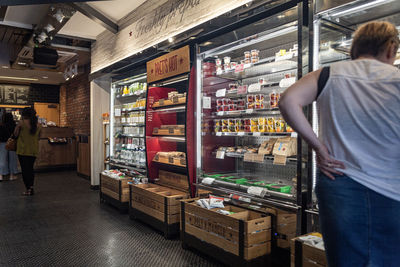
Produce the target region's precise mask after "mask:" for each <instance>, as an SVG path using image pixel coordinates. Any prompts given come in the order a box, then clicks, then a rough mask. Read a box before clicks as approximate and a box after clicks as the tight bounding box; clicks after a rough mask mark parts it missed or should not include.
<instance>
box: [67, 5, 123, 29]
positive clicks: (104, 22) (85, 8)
mask: <svg viewBox="0 0 400 267" xmlns="http://www.w3.org/2000/svg"><path fill="white" fill-rule="evenodd" d="M69 5H70V6H72V7H73V8H75V10H77V11H79V12H81V13H82V14H83V15H85V16H86V17H88V18H90V19H91V20H93V21H95V22H97V23H99V24H100V25H101V26H103V27H104V28H106V29H107V30H109V31H110V32H112V33H114V34H115V33H117V32H118V25H117V24H116V23H114V22H112V21H111V20H110V19H109V18H107V17H106V16H104V15H103V14H102V13H100V12H99V11H97V10H96V9H94V8H93V7H91V6H89V5H88V4H85V3H70V4H69Z"/></svg>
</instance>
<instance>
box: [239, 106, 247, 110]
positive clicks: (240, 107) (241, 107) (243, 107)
mask: <svg viewBox="0 0 400 267" xmlns="http://www.w3.org/2000/svg"><path fill="white" fill-rule="evenodd" d="M245 109H246V107H245V106H238V107H237V110H245Z"/></svg>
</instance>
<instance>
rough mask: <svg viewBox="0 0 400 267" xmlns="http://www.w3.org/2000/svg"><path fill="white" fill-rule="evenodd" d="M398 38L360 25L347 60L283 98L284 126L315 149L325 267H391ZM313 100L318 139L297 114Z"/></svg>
mask: <svg viewBox="0 0 400 267" xmlns="http://www.w3.org/2000/svg"><path fill="white" fill-rule="evenodd" d="M398 35H399V33H398V31H397V29H396V27H395V26H394V25H393V24H391V23H388V22H382V21H374V22H370V23H367V24H364V25H362V26H361V27H359V28H358V29H357V31H356V32H355V34H354V38H353V43H352V47H351V58H352V60H351V61H346V62H339V63H335V64H332V65H331V66H330V67H329V68H327V67H326V68H322V69H320V70H317V71H314V72H312V73H310V74H308V75H306V76H305V77H303V78H302V79H301V80H300V81H298V82H297V83H296V84H294V85H293V86H291V87H290V88H288V89H287V91H286V92H285V93H284V94H283V96H282V98H281V100H280V103H279V107H280V109H281V111H282V115H283V117H284V118H285V120H286V121H287V122H288V123H289V124H290V125H291V126H292V127H293V128H294V129H295V130H296V131H297V132H298V133H299V134H300V136H301V137H302V138H303V139H304V140H305V141H306V142H307V143H308V144H309V145H310V146H311V147H312V148H313V149H314V150H315V152H316V154H317V164H318V167H319V171H320V173H319V177H318V178H317V184H316V188H315V192H316V195H317V198H318V206H319V217H320V224H321V231H322V235H323V238H324V241H325V242H324V243H325V248H326V253H327V260H328V263H329V266H332V267H333V266H335V267H341V266H352V267H357V266H386V267H389V266H393V267H394V266H399V262H400V253H399V244H400V70H399V69H397V68H395V67H394V66H393V63H394V61H395V59H396V53H397V50H398V48H399V43H400V40H399V37H398ZM313 101H317V105H318V108H319V119H320V124H319V128H320V133H319V136H320V139H318V138H317V136H316V134H315V133H314V132H313V130H312V127H311V125H310V123H309V122H308V121H307V119H306V117H305V116H304V113H303V112H302V107H304V106H306V105H309V104H311V103H312V102H313Z"/></svg>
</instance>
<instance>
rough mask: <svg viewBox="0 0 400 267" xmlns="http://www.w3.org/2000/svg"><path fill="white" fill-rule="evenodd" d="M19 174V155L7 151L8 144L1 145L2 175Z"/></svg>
mask: <svg viewBox="0 0 400 267" xmlns="http://www.w3.org/2000/svg"><path fill="white" fill-rule="evenodd" d="M17 173H18V163H17V154H16V153H15V151H8V150H6V143H0V175H8V174H17Z"/></svg>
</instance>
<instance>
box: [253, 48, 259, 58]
mask: <svg viewBox="0 0 400 267" xmlns="http://www.w3.org/2000/svg"><path fill="white" fill-rule="evenodd" d="M259 53H260V51H259V50H256V49H253V50H251V57H258V55H259Z"/></svg>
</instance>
